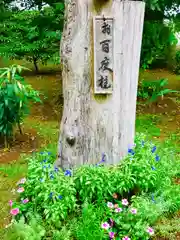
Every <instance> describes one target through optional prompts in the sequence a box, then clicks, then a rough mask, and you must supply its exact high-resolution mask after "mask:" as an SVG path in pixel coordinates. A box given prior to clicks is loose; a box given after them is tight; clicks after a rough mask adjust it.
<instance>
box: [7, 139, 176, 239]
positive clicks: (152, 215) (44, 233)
mask: <svg viewBox="0 0 180 240" xmlns="http://www.w3.org/2000/svg"><path fill="white" fill-rule="evenodd" d="M135 143H136V144H135V145H134V146H131V147H130V148H129V149H128V155H127V157H126V158H125V159H124V160H123V161H121V162H120V164H119V165H117V166H105V165H103V164H104V161H105V160H104V157H102V160H101V161H100V162H98V163H97V164H96V165H91V166H82V167H80V168H78V169H67V170H66V171H65V172H63V171H62V170H61V169H58V168H57V167H54V161H55V158H56V156H55V155H54V154H52V153H50V152H41V153H38V154H36V155H33V156H32V157H31V158H30V159H29V163H28V174H27V178H26V179H25V178H24V179H21V180H20V181H19V182H18V183H17V185H18V187H17V192H18V193H19V198H18V199H17V201H16V202H12V201H10V208H11V210H10V212H11V214H12V215H13V222H12V223H13V224H11V227H10V229H11V230H12V231H13V232H16V239H17V236H21V234H22V232H21V231H20V229H21V227H22V226H23V227H22V228H23V229H24V228H26V229H27V231H25V233H24V231H23V234H26V235H23V236H26V237H27V236H33V234H34V236H36V238H31V239H58V240H60V239H67V240H70V239H71V240H72V239H78V240H79V239H80V240H92V239H98V240H99V239H102V240H103V239H117V240H120V239H122V240H140V239H142V240H145V239H150V238H151V236H152V235H154V234H155V233H156V226H155V224H156V222H157V221H158V220H159V218H160V217H161V216H163V215H165V214H167V213H172V212H175V211H176V210H178V209H180V195H179V192H180V186H179V185H177V184H174V182H173V177H175V176H176V175H177V174H178V168H177V164H178V163H177V161H176V158H174V157H173V154H172V153H171V152H169V150H168V149H158V148H157V147H156V146H154V145H153V143H151V142H148V141H145V137H144V136H143V135H137V137H136V141H135ZM20 226H21V227H20ZM14 229H16V231H15V230H14ZM12 231H9V232H10V233H11V234H12ZM10 233H9V234H10ZM28 234H29V235H28ZM9 239H11V238H10V237H9V238H8V240H9ZM23 239H26V238H23Z"/></svg>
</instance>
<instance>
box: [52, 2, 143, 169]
mask: <svg viewBox="0 0 180 240" xmlns="http://www.w3.org/2000/svg"><path fill="white" fill-rule="evenodd" d="M65 2H66V3H65V4H66V6H65V7H66V12H65V18H66V22H65V26H64V31H63V37H62V42H61V60H62V65H63V72H62V77H63V95H64V109H63V117H62V121H61V126H60V138H59V144H58V159H57V161H56V166H60V167H62V168H63V169H67V168H72V167H74V166H79V165H82V164H95V163H97V162H99V161H100V160H101V156H102V154H105V163H106V164H117V163H118V162H119V160H120V159H122V158H123V157H124V156H125V155H126V154H127V150H128V146H131V145H132V144H133V141H134V132H135V112H136V96H137V83H138V73H139V61H140V49H141V40H142V29H143V19H144V9H145V4H144V3H143V2H130V1H119V0H109V1H108V0H106V1H105V0H101V1H100V2H101V4H99V1H97V0H94V1H93V0H68V1H65ZM96 15H101V16H103V15H105V16H111V17H113V18H114V40H113V45H114V49H113V53H114V56H113V58H114V59H113V61H114V69H113V71H114V72H113V74H114V79H113V93H112V94H111V95H95V94H94V88H93V81H94V80H93V79H94V69H93V64H94V56H93V29H92V26H93V25H92V18H93V16H96Z"/></svg>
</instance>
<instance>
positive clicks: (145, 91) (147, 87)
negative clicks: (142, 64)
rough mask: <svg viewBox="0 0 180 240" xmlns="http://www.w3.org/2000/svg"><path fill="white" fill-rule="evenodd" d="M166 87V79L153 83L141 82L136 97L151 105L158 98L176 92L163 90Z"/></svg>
mask: <svg viewBox="0 0 180 240" xmlns="http://www.w3.org/2000/svg"><path fill="white" fill-rule="evenodd" d="M166 85H168V79H166V78H162V79H160V80H154V81H145V80H143V81H142V83H141V85H140V86H139V88H138V93H137V95H138V97H139V98H141V99H147V100H148V101H147V103H152V102H155V101H156V100H157V98H158V97H163V96H164V95H166V94H169V93H177V92H178V91H175V90H171V89H167V88H165V86H166Z"/></svg>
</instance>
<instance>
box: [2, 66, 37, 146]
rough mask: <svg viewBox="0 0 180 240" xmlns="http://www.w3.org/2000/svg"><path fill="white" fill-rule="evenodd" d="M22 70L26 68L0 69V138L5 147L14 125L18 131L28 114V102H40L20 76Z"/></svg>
mask: <svg viewBox="0 0 180 240" xmlns="http://www.w3.org/2000/svg"><path fill="white" fill-rule="evenodd" d="M22 69H26V68H24V67H22V66H19V65H12V66H11V67H9V68H1V69H0V74H1V75H0V136H1V137H5V145H6V147H7V141H8V138H9V137H12V135H13V129H14V127H15V125H18V127H19V129H20V122H21V121H22V119H23V117H24V115H25V114H27V113H28V112H29V104H30V102H31V101H32V102H41V100H40V98H39V92H37V91H35V90H33V88H32V87H31V85H28V84H26V83H25V81H24V78H23V77H21V76H20V73H21V70H22ZM20 132H21V129H20Z"/></svg>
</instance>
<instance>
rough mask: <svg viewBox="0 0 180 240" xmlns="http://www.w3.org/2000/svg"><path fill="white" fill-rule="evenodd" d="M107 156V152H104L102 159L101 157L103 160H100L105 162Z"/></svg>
mask: <svg viewBox="0 0 180 240" xmlns="http://www.w3.org/2000/svg"><path fill="white" fill-rule="evenodd" d="M105 158H106V154H105V153H103V154H102V159H101V161H100V162H105Z"/></svg>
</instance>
